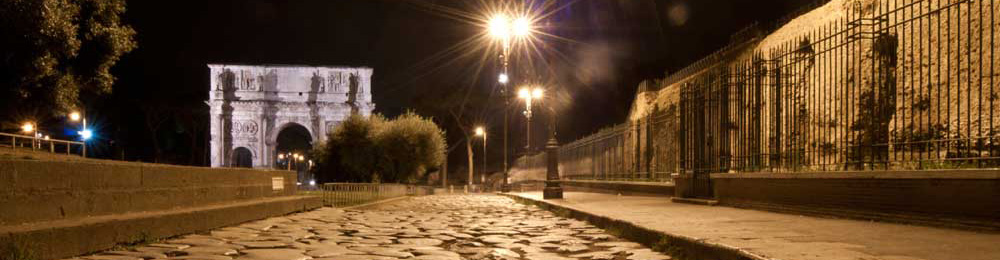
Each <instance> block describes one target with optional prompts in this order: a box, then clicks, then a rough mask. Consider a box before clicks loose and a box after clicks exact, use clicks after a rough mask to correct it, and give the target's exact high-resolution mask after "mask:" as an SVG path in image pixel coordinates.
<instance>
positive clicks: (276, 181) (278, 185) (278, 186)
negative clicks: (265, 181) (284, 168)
mask: <svg viewBox="0 0 1000 260" xmlns="http://www.w3.org/2000/svg"><path fill="white" fill-rule="evenodd" d="M271 190H273V191H279V190H285V177H271Z"/></svg>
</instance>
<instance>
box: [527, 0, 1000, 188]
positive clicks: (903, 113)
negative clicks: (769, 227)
mask: <svg viewBox="0 0 1000 260" xmlns="http://www.w3.org/2000/svg"><path fill="white" fill-rule="evenodd" d="M825 2H827V1H820V2H818V3H825ZM995 2H996V1H973V0H881V1H853V2H852V1H848V2H846V3H847V4H846V5H844V6H840V5H837V6H833V7H830V6H826V7H824V8H827V7H829V8H842V9H843V12H844V13H845V15H844V16H843V17H839V18H833V19H829V20H828V21H827V22H824V23H823V24H821V25H818V26H817V25H815V24H814V25H810V26H811V28H813V29H812V30H811V31H808V32H798V33H794V34H793V33H790V32H789V31H788V30H786V31H775V33H772V34H771V35H769V36H768V37H750V38H752V39H749V40H748V41H745V42H734V43H732V44H730V45H729V46H727V47H726V48H723V49H722V50H719V51H718V52H716V53H714V54H712V55H710V56H708V57H706V58H704V59H702V60H700V61H698V62H695V63H694V64H692V65H691V66H689V67H687V68H685V69H683V70H680V71H678V72H677V73H675V74H673V75H671V76H669V77H667V78H666V79H664V80H662V81H661V82H660V86H658V87H645V88H643V89H644V90H645V89H649V90H652V91H647V92H640V93H639V94H638V97H637V100H636V104H635V106H636V107H638V106H639V105H643V104H652V105H651V106H654V107H652V108H640V109H636V108H634V112H633V115H632V118H630V119H629V120H628V121H627V122H626V123H624V124H621V125H618V126H615V127H612V128H609V129H606V130H604V131H600V132H598V133H596V134H593V135H591V136H587V137H585V138H582V139H579V140H576V141H574V142H571V143H569V144H566V145H564V146H563V147H562V148H561V149H560V155H561V156H560V167H561V172H562V174H563V176H564V177H565V178H568V179H607V180H614V179H628V180H657V179H661V178H665V177H666V175H667V174H669V173H672V172H692V173H718V172H758V171H769V172H791V171H846V170H891V169H905V170H914V169H917V170H919V169H939V168H991V167H998V166H1000V156H998V152H1000V146H998V141H1000V127H998V126H997V123H996V122H995V121H1000V118H998V117H1000V109H998V105H1000V104H997V101H998V100H997V99H998V92H1000V88H998V87H996V86H997V83H998V82H996V81H995V77H996V75H997V74H1000V70H998V69H997V68H996V67H995V63H996V62H997V57H996V55H995V53H996V52H997V49H998V46H997V45H996V43H995V40H996V38H997V32H996V29H995V28H996V25H997V22H998V21H1000V19H998V18H1000V17H998V12H1000V10H998V7H1000V5H997V4H996V3H995ZM826 11H829V12H833V11H834V10H833V9H831V10H826ZM821 18H822V17H821ZM810 19H820V18H810ZM792 22H795V21H792ZM807 22H808V21H807ZM802 27H807V26H799V28H802ZM743 34H745V35H754V34H753V33H741V35H743ZM760 35H762V34H760ZM738 38H747V37H746V36H741V37H738ZM650 100H651V101H650ZM635 111H640V113H636V112H635ZM641 111H649V112H647V113H645V114H643V113H641ZM537 157H544V155H537ZM524 162H544V159H543V158H542V159H537V158H536V159H534V160H525V161H524ZM516 167H519V168H541V169H544V165H532V164H523V165H516Z"/></svg>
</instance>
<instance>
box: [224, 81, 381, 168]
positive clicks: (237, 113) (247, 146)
mask: <svg viewBox="0 0 1000 260" xmlns="http://www.w3.org/2000/svg"><path fill="white" fill-rule="evenodd" d="M208 68H209V69H210V74H209V75H210V90H209V100H208V101H207V102H206V103H208V105H209V107H210V115H209V117H210V120H211V132H210V136H211V137H210V138H211V141H210V142H211V162H212V167H254V168H272V167H274V166H275V164H276V163H278V154H279V153H284V152H291V151H280V150H279V147H282V144H280V143H279V138H278V136H279V133H281V132H282V131H285V130H286V129H289V130H296V129H305V130H304V131H301V130H300V131H301V132H305V133H303V134H301V135H299V136H308V137H306V138H308V139H309V140H303V142H308V143H309V144H318V143H319V142H323V141H325V139H326V133H327V132H328V131H331V130H332V129H333V128H334V127H335V126H336V125H337V124H339V123H340V122H342V121H343V120H344V119H346V118H347V117H348V116H349V115H351V114H352V113H359V114H361V115H365V116H367V115H370V114H371V112H372V110H373V109H374V108H375V104H374V103H372V99H371V76H372V69H371V68H364V67H357V68H353V67H314V66H294V65H234V64H209V65H208ZM285 147H287V144H286V145H285ZM282 149H288V148H282Z"/></svg>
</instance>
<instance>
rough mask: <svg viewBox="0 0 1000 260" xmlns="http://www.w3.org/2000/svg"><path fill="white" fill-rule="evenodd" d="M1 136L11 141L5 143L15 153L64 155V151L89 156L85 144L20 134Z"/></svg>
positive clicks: (3, 134) (0, 134) (4, 134)
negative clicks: (19, 151) (41, 152)
mask: <svg viewBox="0 0 1000 260" xmlns="http://www.w3.org/2000/svg"><path fill="white" fill-rule="evenodd" d="M0 136H2V137H3V138H4V139H8V140H9V141H7V142H3V143H4V144H10V148H11V149H14V150H15V151H16V150H17V149H31V150H35V151H48V152H50V153H62V152H63V151H65V152H66V154H73V153H79V154H80V155H81V156H84V157H86V156H87V145H86V143H84V142H78V141H67V140H58V139H50V138H41V137H34V136H30V135H19V134H8V133H0ZM74 147H75V148H74Z"/></svg>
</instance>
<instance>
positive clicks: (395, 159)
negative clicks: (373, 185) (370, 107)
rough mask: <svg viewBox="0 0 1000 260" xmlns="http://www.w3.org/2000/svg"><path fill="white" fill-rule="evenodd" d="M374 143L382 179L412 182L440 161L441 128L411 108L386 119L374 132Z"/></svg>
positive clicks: (442, 142)
mask: <svg viewBox="0 0 1000 260" xmlns="http://www.w3.org/2000/svg"><path fill="white" fill-rule="evenodd" d="M375 143H376V144H377V145H378V147H379V149H378V151H379V152H380V155H381V158H380V160H379V161H380V162H381V164H379V166H380V167H379V172H381V173H382V178H383V181H385V182H408V183H412V182H415V181H416V180H417V178H421V177H424V176H426V175H427V174H428V173H429V172H431V171H434V170H437V168H438V167H439V166H440V165H441V163H442V162H444V156H445V153H444V151H445V146H446V144H445V138H444V130H441V128H440V127H438V125H437V124H435V123H434V122H433V121H431V119H429V118H424V117H421V116H420V115H417V114H416V113H414V112H412V111H409V112H406V113H405V114H403V115H401V116H399V117H397V118H396V119H395V120H392V121H389V122H388V123H387V124H386V125H385V126H384V128H383V129H382V130H381V131H378V132H377V133H376V135H375Z"/></svg>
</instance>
